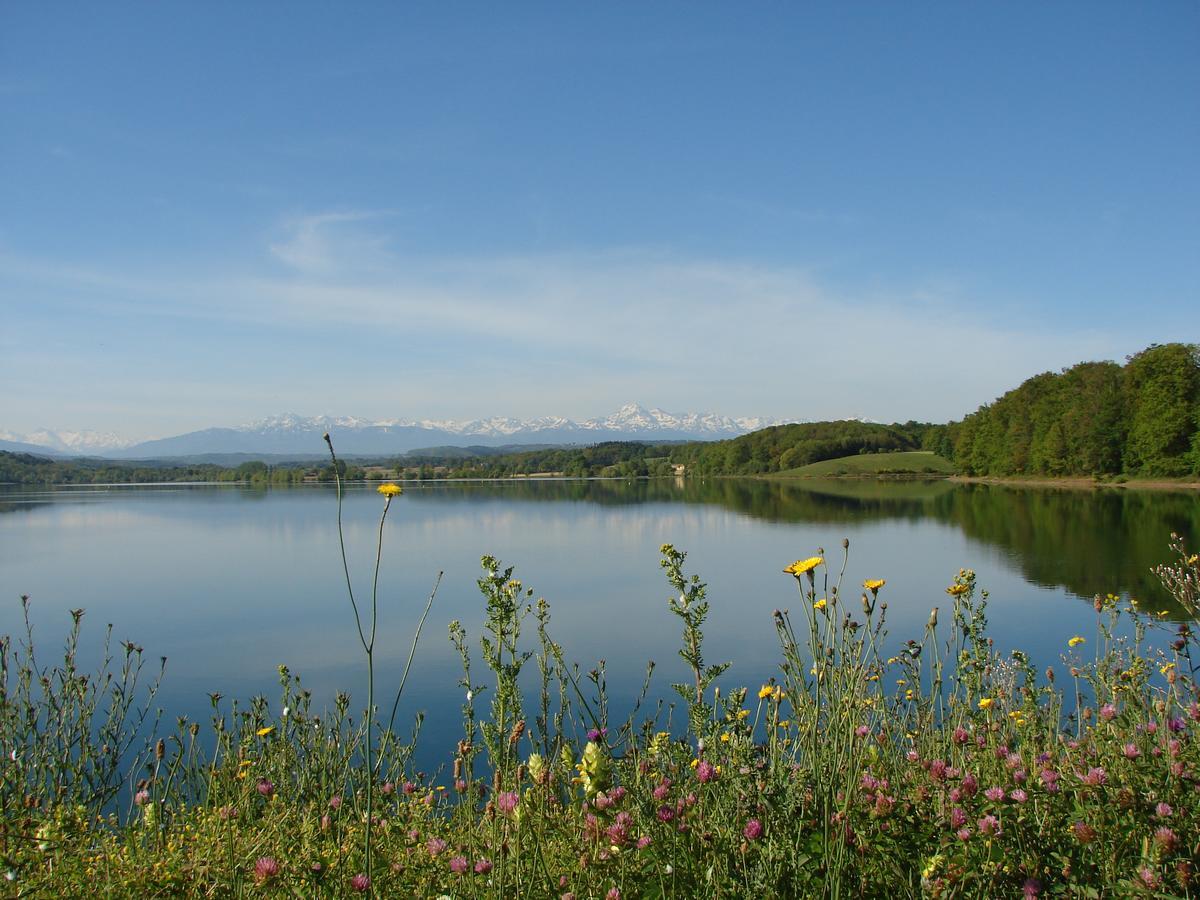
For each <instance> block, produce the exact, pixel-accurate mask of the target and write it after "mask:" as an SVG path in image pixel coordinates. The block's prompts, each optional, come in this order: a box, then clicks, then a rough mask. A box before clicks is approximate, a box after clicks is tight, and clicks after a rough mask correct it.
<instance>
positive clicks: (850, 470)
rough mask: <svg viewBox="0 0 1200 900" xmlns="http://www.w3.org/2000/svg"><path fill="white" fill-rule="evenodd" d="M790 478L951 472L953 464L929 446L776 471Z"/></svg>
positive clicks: (940, 473) (823, 461)
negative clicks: (923, 448) (925, 448)
mask: <svg viewBox="0 0 1200 900" xmlns="http://www.w3.org/2000/svg"><path fill="white" fill-rule="evenodd" d="M779 474H780V475H785V476H788V477H793V478H828V477H830V476H836V475H899V474H904V475H953V474H954V464H953V463H951V462H949V461H948V460H945V459H943V458H942V457H940V456H938V455H937V454H936V453H933V452H931V451H928V450H909V451H905V452H902V453H860V454H855V455H854V456H843V457H841V458H839V459H826V460H822V461H821V462H816V463H810V464H809V465H807V466H801V467H800V468H798V469H787V470H785V471H783V472H780V473H779Z"/></svg>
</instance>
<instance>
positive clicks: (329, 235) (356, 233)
mask: <svg viewBox="0 0 1200 900" xmlns="http://www.w3.org/2000/svg"><path fill="white" fill-rule="evenodd" d="M391 214H392V213H391V212H389V211H386V210H351V211H337V212H323V213H315V214H309V215H301V216H293V217H290V218H289V219H287V220H286V221H285V222H284V224H283V228H282V230H283V232H284V237H283V238H282V239H280V240H278V241H275V242H273V243H271V244H270V247H269V249H270V252H271V254H272V255H273V256H274V257H275V258H276V259H278V260H279V261H280V262H283V263H284V264H285V265H287V266H289V267H291V268H293V269H296V270H298V271H300V272H307V273H329V272H332V271H334V270H336V269H337V268H338V267H339V266H343V265H346V264H347V262H349V261H350V260H348V259H347V257H353V258H354V261H356V262H359V263H361V262H362V260H363V259H364V258H374V259H382V258H385V257H386V246H387V240H386V238H384V237H382V236H380V235H378V234H371V233H367V232H365V231H361V230H352V231H349V232H347V230H346V229H344V228H340V227H339V226H344V225H348V224H354V223H358V222H365V221H368V220H370V219H378V218H380V217H383V216H388V215H391Z"/></svg>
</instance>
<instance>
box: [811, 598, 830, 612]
mask: <svg viewBox="0 0 1200 900" xmlns="http://www.w3.org/2000/svg"><path fill="white" fill-rule="evenodd" d="M827 605H828V604H827V603H826V602H825V598H824V597H822V598H821V599H820V600H818V601H817V602H816V603H814V604H813V609H815V610H817V611H818V612H820V611H822V610H824V609H825V607H826V606H827Z"/></svg>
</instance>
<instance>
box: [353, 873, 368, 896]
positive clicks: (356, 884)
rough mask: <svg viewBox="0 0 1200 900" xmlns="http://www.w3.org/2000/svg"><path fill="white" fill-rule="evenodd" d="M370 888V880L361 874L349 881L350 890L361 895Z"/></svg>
mask: <svg viewBox="0 0 1200 900" xmlns="http://www.w3.org/2000/svg"><path fill="white" fill-rule="evenodd" d="M370 887H371V879H370V878H368V877H367V876H366V875H363V874H362V873H361V872H360V873H359V874H358V875H355V876H354V877H353V878H351V879H350V890H352V891H358V893H360V894H363V893H366V891H367V890H368V889H369V888H370Z"/></svg>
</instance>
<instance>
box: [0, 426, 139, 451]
mask: <svg viewBox="0 0 1200 900" xmlns="http://www.w3.org/2000/svg"><path fill="white" fill-rule="evenodd" d="M0 441H10V442H13V443H19V444H31V445H34V446H37V447H45V448H47V449H49V450H57V451H58V452H59V453H66V454H74V455H77V456H105V455H107V454H108V453H110V452H111V451H113V450H123V449H124V448H126V447H129V446H132V444H133V443H134V442H133V441H128V440H125V439H124V438H122V437H120V436H119V435H116V434H113V433H112V432H107V431H50V430H48V429H45V428H43V429H41V430H39V431H34V432H31V433H30V434H14V433H13V432H10V431H0Z"/></svg>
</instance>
